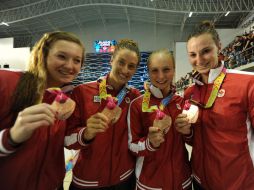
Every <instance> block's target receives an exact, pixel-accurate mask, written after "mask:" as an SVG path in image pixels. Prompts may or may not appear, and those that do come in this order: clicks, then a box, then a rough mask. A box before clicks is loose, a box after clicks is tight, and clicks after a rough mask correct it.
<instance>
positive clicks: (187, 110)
mask: <svg viewBox="0 0 254 190" xmlns="http://www.w3.org/2000/svg"><path fill="white" fill-rule="evenodd" d="M182 113H183V114H186V115H187V119H188V121H189V123H196V121H197V119H198V113H199V111H198V106H196V105H193V104H191V103H190V101H189V100H186V101H185V103H184V107H183V112H182Z"/></svg>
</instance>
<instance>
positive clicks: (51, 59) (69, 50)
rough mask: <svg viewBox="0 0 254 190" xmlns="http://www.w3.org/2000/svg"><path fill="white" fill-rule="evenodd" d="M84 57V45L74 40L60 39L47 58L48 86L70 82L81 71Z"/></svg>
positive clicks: (57, 85)
mask: <svg viewBox="0 0 254 190" xmlns="http://www.w3.org/2000/svg"><path fill="white" fill-rule="evenodd" d="M82 57H83V49H82V47H81V46H80V45H79V44H77V43H74V42H70V41H67V40H58V41H56V42H55V43H54V44H53V45H52V46H51V48H50V50H49V53H48V56H47V58H46V60H47V61H46V63H47V64H46V67H47V75H48V76H47V86H48V87H59V86H62V85H63V84H66V83H70V82H71V81H72V80H73V79H74V78H75V77H76V76H77V74H78V73H79V71H80V69H81V62H82Z"/></svg>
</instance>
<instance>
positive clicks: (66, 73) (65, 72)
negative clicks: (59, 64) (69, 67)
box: [59, 71, 72, 75]
mask: <svg viewBox="0 0 254 190" xmlns="http://www.w3.org/2000/svg"><path fill="white" fill-rule="evenodd" d="M59 73H61V74H62V75H72V73H71V72H67V71H59Z"/></svg>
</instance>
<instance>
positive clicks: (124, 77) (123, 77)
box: [119, 74, 128, 80]
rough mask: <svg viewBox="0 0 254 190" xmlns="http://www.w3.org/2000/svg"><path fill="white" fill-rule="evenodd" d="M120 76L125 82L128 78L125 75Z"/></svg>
mask: <svg viewBox="0 0 254 190" xmlns="http://www.w3.org/2000/svg"><path fill="white" fill-rule="evenodd" d="M119 76H120V78H121V79H124V80H125V79H127V78H128V77H127V76H125V75H123V74H119Z"/></svg>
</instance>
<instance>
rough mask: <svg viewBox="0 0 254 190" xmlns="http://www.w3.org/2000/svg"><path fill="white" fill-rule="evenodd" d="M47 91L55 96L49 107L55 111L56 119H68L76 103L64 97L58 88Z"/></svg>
mask: <svg viewBox="0 0 254 190" xmlns="http://www.w3.org/2000/svg"><path fill="white" fill-rule="evenodd" d="M48 91H49V92H50V93H53V94H56V97H55V100H54V101H53V103H52V104H51V106H52V108H53V109H54V110H56V113H57V115H56V117H57V119H59V120H65V119H67V118H69V117H70V116H71V114H72V113H73V111H74V109H75V106H76V103H75V102H74V101H73V100H72V99H70V98H69V97H68V96H66V95H65V94H64V93H63V92H62V91H61V89H60V88H50V89H48Z"/></svg>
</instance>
